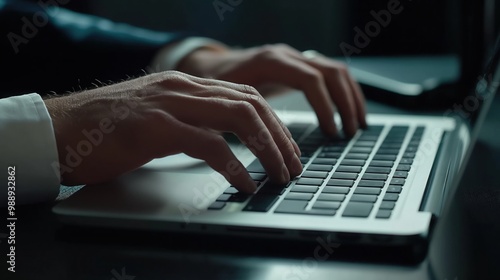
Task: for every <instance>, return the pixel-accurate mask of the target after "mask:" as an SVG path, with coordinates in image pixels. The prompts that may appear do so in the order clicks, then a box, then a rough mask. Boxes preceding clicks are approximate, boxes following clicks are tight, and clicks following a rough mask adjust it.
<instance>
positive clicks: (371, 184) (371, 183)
mask: <svg viewBox="0 0 500 280" xmlns="http://www.w3.org/2000/svg"><path fill="white" fill-rule="evenodd" d="M384 185H385V182H383V181H374V180H360V181H359V183H358V186H359V187H371V188H383V187H384Z"/></svg>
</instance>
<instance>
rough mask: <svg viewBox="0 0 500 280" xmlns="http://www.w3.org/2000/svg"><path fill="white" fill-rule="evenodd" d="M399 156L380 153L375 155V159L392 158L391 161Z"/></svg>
mask: <svg viewBox="0 0 500 280" xmlns="http://www.w3.org/2000/svg"><path fill="white" fill-rule="evenodd" d="M397 157H398V156H397V155H379V154H376V155H375V156H374V157H373V160H391V161H394V160H396V158H397Z"/></svg>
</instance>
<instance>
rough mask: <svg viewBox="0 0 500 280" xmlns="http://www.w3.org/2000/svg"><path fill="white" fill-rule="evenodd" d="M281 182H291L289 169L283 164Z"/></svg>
mask: <svg viewBox="0 0 500 280" xmlns="http://www.w3.org/2000/svg"><path fill="white" fill-rule="evenodd" d="M281 170H282V172H281V182H280V183H288V182H289V181H290V172H288V167H286V164H284V163H283V165H282V166H281Z"/></svg>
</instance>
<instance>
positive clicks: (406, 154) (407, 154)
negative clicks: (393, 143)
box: [403, 153, 417, 158]
mask: <svg viewBox="0 0 500 280" xmlns="http://www.w3.org/2000/svg"><path fill="white" fill-rule="evenodd" d="M416 155H417V154H416V153H404V154H403V157H404V158H414V157H415V156H416Z"/></svg>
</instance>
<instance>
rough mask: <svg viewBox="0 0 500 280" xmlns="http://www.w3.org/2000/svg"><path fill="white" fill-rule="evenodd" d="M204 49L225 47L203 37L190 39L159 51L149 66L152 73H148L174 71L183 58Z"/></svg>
mask: <svg viewBox="0 0 500 280" xmlns="http://www.w3.org/2000/svg"><path fill="white" fill-rule="evenodd" d="M205 47H213V48H216V49H225V48H227V46H226V45H224V44H223V43H221V42H219V41H216V40H212V39H209V38H204V37H190V38H187V39H184V40H182V41H180V42H178V43H175V44H174V45H173V46H167V47H166V48H164V49H163V50H161V51H160V52H159V53H158V54H157V55H156V57H155V58H154V59H153V63H152V65H151V68H152V69H151V70H152V71H150V72H160V71H166V70H175V69H176V68H177V65H178V64H179V62H180V61H181V60H182V59H183V58H184V57H186V56H187V55H188V54H190V53H192V52H194V51H195V50H197V49H200V48H205Z"/></svg>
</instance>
